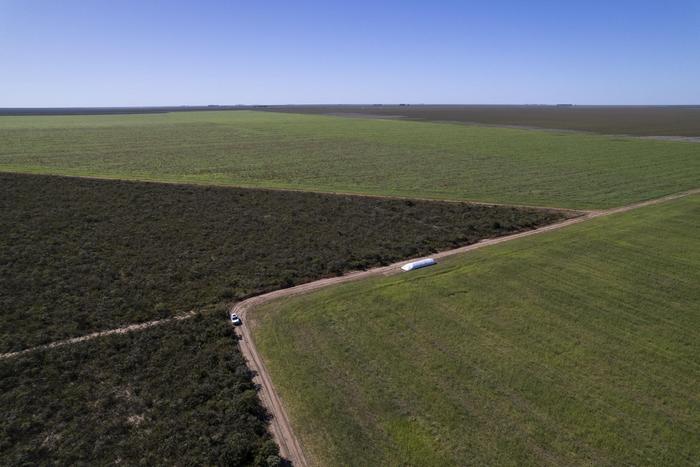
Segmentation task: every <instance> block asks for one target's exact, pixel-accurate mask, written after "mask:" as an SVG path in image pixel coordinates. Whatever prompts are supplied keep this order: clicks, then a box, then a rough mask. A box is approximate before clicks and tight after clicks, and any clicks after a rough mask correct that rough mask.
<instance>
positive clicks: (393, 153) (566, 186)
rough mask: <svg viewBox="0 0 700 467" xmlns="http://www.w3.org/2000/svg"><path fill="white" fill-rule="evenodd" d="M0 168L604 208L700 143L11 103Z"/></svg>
mask: <svg viewBox="0 0 700 467" xmlns="http://www.w3.org/2000/svg"><path fill="white" fill-rule="evenodd" d="M0 171H16V172H32V173H45V174H64V175H87V176H96V177H107V178H127V179H143V180H162V181H172V182H188V183H204V184H221V185H239V186H248V187H269V188H293V189H301V190H312V191H340V192H353V193H366V194H383V195H399V196H408V197H428V198H441V199H471V200H480V201H488V202H502V203H514V204H534V205H546V206H557V207H569V208H591V209H593V208H606V207H611V206H617V205H623V204H628V203H631V202H633V201H639V200H644V199H649V198H654V197H658V196H661V195H664V194H668V193H672V192H677V191H681V190H684V189H688V188H693V187H695V186H698V185H699V184H700V145H698V144H694V143H686V142H671V141H652V140H641V139H633V138H622V137H609V136H600V135H587V134H573V133H568V134H567V133H553V132H543V131H531V130H515V129H505V128H480V127H469V126H464V125H453V124H444V123H427V122H408V121H388V120H376V119H375V120H371V119H346V118H337V117H327V116H314V115H293V114H281V113H270V112H252V111H231V112H223V111H222V112H180V113H166V114H143V115H118V116H115V115H105V116H94V115H91V116H50V117H41V116H22V117H16V116H15V117H9V116H6V117H0Z"/></svg>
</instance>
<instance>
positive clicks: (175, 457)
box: [0, 316, 281, 467]
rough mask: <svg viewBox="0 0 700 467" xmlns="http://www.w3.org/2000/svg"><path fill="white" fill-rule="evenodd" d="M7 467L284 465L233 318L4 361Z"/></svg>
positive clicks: (0, 400) (0, 383) (0, 397)
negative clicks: (238, 344) (239, 345)
mask: <svg viewBox="0 0 700 467" xmlns="http://www.w3.org/2000/svg"><path fill="white" fill-rule="evenodd" d="M0 407H2V411H3V415H2V419H1V420H0V452H1V453H2V462H1V463H2V464H3V465H107V464H123V465H257V466H267V467H272V466H277V465H280V464H281V462H280V458H279V457H278V450H277V445H276V444H275V443H274V441H272V439H271V438H270V436H269V434H268V433H267V420H268V414H267V413H266V412H265V410H264V409H263V408H262V407H261V406H260V404H259V402H258V398H257V393H256V389H255V387H254V385H253V384H252V382H251V375H250V374H249V371H248V369H247V368H246V366H245V362H244V360H243V358H242V357H241V354H240V353H239V352H238V351H237V347H236V344H235V337H234V333H233V330H232V328H231V327H230V326H229V325H228V324H227V323H226V322H225V321H224V320H223V319H213V317H211V316H210V317H209V318H208V319H204V318H202V317H201V316H199V317H198V318H192V319H189V320H184V321H176V322H172V323H168V324H164V325H162V326H159V327H156V328H151V329H148V330H146V331H142V332H136V333H131V334H125V335H113V336H109V337H105V338H100V339H95V340H92V341H89V342H84V343H81V344H78V345H71V346H65V347H59V348H56V349H52V350H51V351H47V352H36V353H32V354H27V355H24V356H21V357H17V358H11V359H6V360H0Z"/></svg>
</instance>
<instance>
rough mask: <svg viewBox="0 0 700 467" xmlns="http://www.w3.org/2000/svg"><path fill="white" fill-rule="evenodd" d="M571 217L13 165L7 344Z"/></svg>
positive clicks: (7, 228) (1, 195)
mask: <svg viewBox="0 0 700 467" xmlns="http://www.w3.org/2000/svg"><path fill="white" fill-rule="evenodd" d="M562 216H563V215H562V214H561V213H555V212H547V211H538V210H532V209H515V208H508V207H486V206H475V205H466V204H462V203H438V202H427V201H416V202H413V201H402V200H384V199H373V198H366V197H360V198H358V197H351V196H329V195H321V194H315V193H284V192H274V191H263V190H246V189H234V188H220V187H219V188H216V187H198V186H176V185H167V184H153V183H134V182H120V181H103V180H84V179H77V178H65V177H50V176H37V175H18V174H2V173H0V232H2V235H0V310H1V312H0V313H1V314H2V320H0V353H2V352H6V351H11V350H21V349H23V348H27V347H32V346H35V345H38V344H43V343H47V342H51V341H54V340H58V339H63V338H67V337H73V336H80V335H84V334H87V333H89V332H93V331H97V330H103V329H111V328H116V327H120V326H123V325H126V324H131V323H135V322H142V321H148V320H151V319H157V318H163V317H167V316H172V315H174V314H180V313H183V312H187V311H189V310H191V309H202V308H206V307H212V306H216V305H217V304H219V303H225V302H232V301H236V300H239V299H241V298H243V297H246V296H248V295H251V294H256V293H261V292H265V291H269V290H273V289H278V288H281V287H289V286H291V285H294V284H298V283H301V282H308V281H311V280H314V279H319V278H321V277H326V276H332V275H336V274H340V273H342V272H345V271H348V270H356V269H364V268H367V267H370V266H377V265H382V264H388V263H391V262H394V261H397V260H399V259H402V258H407V257H413V256H420V255H423V254H428V253H430V252H433V251H436V250H444V249H448V248H451V247H454V246H456V245H465V244H469V243H473V242H475V241H478V240H479V239H481V238H484V237H491V236H498V235H502V234H506V233H509V232H513V231H517V230H520V229H529V228H532V227H536V226H538V225H540V224H543V223H548V222H552V221H554V220H557V219H560V218H562Z"/></svg>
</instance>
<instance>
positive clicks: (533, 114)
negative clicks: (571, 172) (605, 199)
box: [260, 105, 700, 136]
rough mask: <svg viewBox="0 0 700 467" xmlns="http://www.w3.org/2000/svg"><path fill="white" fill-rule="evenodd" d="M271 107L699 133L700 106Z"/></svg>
mask: <svg viewBox="0 0 700 467" xmlns="http://www.w3.org/2000/svg"><path fill="white" fill-rule="evenodd" d="M260 109H261V110H266V111H271V112H290V113H303V114H320V115H342V116H352V117H358V116H365V117H374V118H401V119H409V120H417V121H429V122H435V121H442V122H462V123H467V124H474V123H477V124H486V125H515V126H524V127H536V128H548V129H555V128H556V129H562V130H573V131H590V132H595V133H601V134H607V135H637V136H663V135H667V136H674V135H675V136H700V106H697V105H675V106H674V105H670V106H661V105H649V106H645V105H627V106H626V105H619V106H615V105H575V106H555V105H270V106H263V107H260Z"/></svg>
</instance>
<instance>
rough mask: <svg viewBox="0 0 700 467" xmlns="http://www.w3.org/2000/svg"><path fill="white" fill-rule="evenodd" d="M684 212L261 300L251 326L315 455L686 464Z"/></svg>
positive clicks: (608, 221)
mask: <svg viewBox="0 0 700 467" xmlns="http://www.w3.org/2000/svg"><path fill="white" fill-rule="evenodd" d="M699 218H700V196H697V195H695V196H692V197H688V198H684V199H679V200H675V201H670V202H667V203H665V204H659V205H656V206H651V207H645V208H640V209H637V210H634V211H630V212H626V213H622V214H614V215H611V216H609V217H604V218H599V219H596V220H591V221H587V222H585V223H581V224H578V225H576V226H571V227H568V228H567V229H565V230H560V231H556V232H550V233H547V234H542V235H538V236H536V237H530V238H526V239H520V240H515V241H512V242H509V243H507V244H502V245H498V246H494V247H489V248H485V249H481V250H478V251H475V252H472V253H470V254H469V255H465V256H458V257H453V258H451V259H448V260H445V261H444V262H443V263H442V264H439V265H438V266H435V267H433V268H430V269H426V270H422V271H418V272H412V273H407V274H404V275H399V276H392V277H385V278H376V279H369V280H365V281H362V282H356V283H349V284H345V285H340V286H337V287H335V288H330V289H326V290H322V291H319V292H316V293H313V294H311V295H306V296H300V297H294V298H288V299H284V300H282V301H276V302H271V303H268V304H266V305H263V306H261V307H260V308H259V309H257V310H256V311H255V313H253V314H252V315H251V317H254V318H250V319H254V320H255V322H254V323H253V324H252V326H254V329H253V334H254V336H255V340H256V343H257V346H258V348H259V349H260V351H261V352H262V355H263V357H264V358H265V362H266V365H267V368H268V370H269V371H270V374H271V376H272V378H273V380H274V382H275V385H276V387H277V389H278V391H279V393H280V394H281V396H282V398H283V400H284V401H285V403H286V405H287V407H288V412H289V414H290V416H291V421H292V425H293V427H294V429H295V431H296V433H297V436H299V437H300V439H301V442H302V445H303V447H304V449H305V451H306V453H307V457H308V458H309V459H310V460H311V461H312V463H314V464H315V465H340V464H343V465H358V466H360V465H361V466H368V465H692V464H693V463H695V462H696V461H697V459H698V458H700V392H699V391H698V388H699V387H700V360H699V357H698V356H700V307H698V303H700V289H699V288H698V284H699V283H700V269H699V268H698V264H700V244H699V243H698V241H697V239H698V238H700V224H699V223H698V222H697V220H698V219H699ZM250 319H249V323H250Z"/></svg>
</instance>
